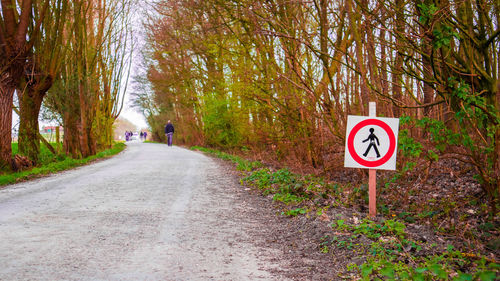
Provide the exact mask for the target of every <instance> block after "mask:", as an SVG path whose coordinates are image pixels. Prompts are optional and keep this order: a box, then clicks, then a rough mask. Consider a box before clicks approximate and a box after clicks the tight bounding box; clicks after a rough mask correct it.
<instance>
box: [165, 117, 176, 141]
mask: <svg viewBox="0 0 500 281" xmlns="http://www.w3.org/2000/svg"><path fill="white" fill-rule="evenodd" d="M165 136H166V137H167V144H168V146H172V138H173V136H174V125H172V122H170V120H168V122H167V125H166V126H165Z"/></svg>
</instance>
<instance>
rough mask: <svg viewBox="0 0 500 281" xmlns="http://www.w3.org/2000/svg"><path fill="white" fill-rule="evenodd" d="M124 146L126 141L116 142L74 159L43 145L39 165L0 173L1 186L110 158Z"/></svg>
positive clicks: (14, 151) (13, 149) (13, 150)
mask: <svg viewBox="0 0 500 281" xmlns="http://www.w3.org/2000/svg"><path fill="white" fill-rule="evenodd" d="M124 148H125V144H124V143H116V144H114V145H113V147H112V148H110V149H106V150H104V151H101V152H99V153H97V154H96V155H92V156H89V157H87V158H83V159H73V158H70V157H68V156H65V155H53V154H51V153H50V151H49V150H48V149H47V148H46V147H45V146H42V147H41V151H40V164H39V166H37V167H35V168H33V169H31V170H28V171H22V172H15V173H11V174H5V175H0V186H2V185H6V184H12V183H16V182H20V181H25V180H29V179H32V178H37V177H40V176H43V175H48V174H52V173H56V172H59V171H64V170H68V169H72V168H75V167H78V166H82V165H85V164H88V163H89V162H92V161H94V160H97V159H101V158H108V157H110V156H112V155H115V154H118V153H119V152H121V151H123V149H124ZM17 151H18V150H17V144H12V152H13V153H17Z"/></svg>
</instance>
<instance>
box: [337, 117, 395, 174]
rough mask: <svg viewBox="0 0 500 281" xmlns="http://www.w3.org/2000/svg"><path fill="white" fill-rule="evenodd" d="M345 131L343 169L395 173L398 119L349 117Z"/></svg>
mask: <svg viewBox="0 0 500 281" xmlns="http://www.w3.org/2000/svg"><path fill="white" fill-rule="evenodd" d="M346 129H347V130H346V131H347V133H346V149H345V151H346V153H345V158H344V166H345V167H351V168H373V169H378V170H395V169H396V146H397V135H398V129H399V119H398V118H384V117H368V116H352V115H349V116H348V118H347V128H346Z"/></svg>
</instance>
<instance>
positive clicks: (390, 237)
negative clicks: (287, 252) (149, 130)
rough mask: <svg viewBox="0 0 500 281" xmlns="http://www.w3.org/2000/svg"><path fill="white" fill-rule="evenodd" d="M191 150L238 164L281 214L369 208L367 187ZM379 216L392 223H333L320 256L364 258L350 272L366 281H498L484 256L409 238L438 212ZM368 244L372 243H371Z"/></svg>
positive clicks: (247, 181) (383, 210) (249, 182)
mask: <svg viewBox="0 0 500 281" xmlns="http://www.w3.org/2000/svg"><path fill="white" fill-rule="evenodd" d="M192 149H197V150H200V151H203V152H206V153H210V154H212V155H215V156H217V157H219V158H221V159H224V160H228V161H231V162H233V163H235V164H236V165H237V169H238V170H240V171H244V172H245V173H244V175H243V178H242V179H241V182H242V184H246V185H250V186H254V187H256V188H257V189H258V190H260V192H261V194H262V195H265V196H272V198H273V200H274V201H275V202H277V203H279V204H280V205H281V208H282V210H283V211H282V212H280V214H281V215H285V216H290V217H295V216H300V215H307V216H311V213H313V211H315V214H316V216H318V217H320V216H322V215H324V213H325V211H326V210H328V209H331V208H334V207H339V206H340V207H352V206H353V204H356V203H359V201H366V203H367V197H368V194H367V187H366V185H363V184H362V185H359V186H349V185H344V186H342V185H339V184H334V183H329V182H326V181H325V180H324V179H323V178H321V177H317V176H314V175H305V176H304V175H299V174H295V173H292V172H291V171H290V170H289V169H286V168H284V169H280V170H272V169H270V168H267V167H263V165H262V164H261V163H260V162H251V161H248V160H245V159H243V158H241V157H238V156H234V155H230V154H227V153H224V152H220V151H217V150H213V149H207V148H201V147H193V148H192ZM379 211H380V213H381V214H385V215H386V216H389V217H390V219H382V220H381V222H376V221H372V220H370V219H363V220H361V221H359V220H357V219H356V220H355V221H354V223H348V222H347V220H343V219H338V220H336V221H334V222H333V223H332V224H331V226H332V234H331V235H327V236H326V237H325V238H324V239H323V241H322V242H321V243H320V244H319V245H318V248H319V251H321V252H322V253H325V254H327V253H330V252H333V251H332V247H333V248H335V249H336V250H346V251H353V252H355V253H356V255H357V256H362V257H363V262H361V263H357V264H356V263H351V264H349V265H348V266H347V271H348V272H350V273H351V274H355V275H357V276H358V277H357V278H361V279H362V280H457V281H459V280H482V281H489V280H497V279H496V278H497V276H498V275H499V272H500V267H499V265H498V263H497V262H496V261H494V260H491V259H489V258H487V257H485V256H484V255H481V254H480V253H463V252H462V251H460V250H458V249H454V247H453V246H451V245H448V248H447V249H446V250H444V251H441V250H440V249H439V248H438V247H436V244H435V243H429V242H422V241H419V240H416V239H413V238H410V237H409V235H408V233H407V227H406V224H405V223H415V222H416V220H418V219H421V218H424V219H425V218H432V217H434V216H435V215H436V212H435V210H427V211H426V212H422V213H419V214H417V215H414V216H413V214H412V215H410V213H405V212H398V213H397V215H396V214H394V212H393V210H391V209H387V207H386V206H384V205H381V206H379ZM390 213H392V215H390ZM419 216H420V217H419ZM493 227H494V226H493ZM438 232H439V231H438ZM367 239H368V241H369V243H366V240H367ZM360 241H364V242H360Z"/></svg>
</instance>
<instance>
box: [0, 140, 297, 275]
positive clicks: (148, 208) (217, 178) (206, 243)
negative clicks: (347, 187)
mask: <svg viewBox="0 0 500 281" xmlns="http://www.w3.org/2000/svg"><path fill="white" fill-rule="evenodd" d="M236 183H237V180H236V179H235V177H234V176H233V175H231V173H229V172H228V171H226V170H225V168H224V167H222V166H221V165H220V164H219V163H218V162H217V161H216V160H213V159H210V158H208V157H206V156H204V155H202V154H200V153H197V152H192V151H189V150H185V149H181V148H178V147H172V148H169V147H167V146H165V145H161V144H144V143H138V142H137V143H131V144H130V145H129V146H128V148H127V149H126V151H125V152H124V153H122V154H120V155H118V156H116V157H114V158H112V159H109V160H106V161H102V162H98V163H95V164H93V165H89V166H85V167H82V168H79V169H75V170H72V171H68V172H64V173H61V174H58V175H55V176H51V177H48V178H44V179H40V180H36V181H32V182H26V183H22V184H17V185H12V186H8V187H5V188H3V189H1V190H0V265H1V266H0V280H288V279H289V278H288V277H289V276H287V275H289V274H287V272H288V271H287V270H286V269H287V268H288V269H289V268H290V266H291V263H290V262H289V261H287V260H286V259H284V258H283V250H282V249H281V247H279V246H278V247H277V246H275V245H274V246H273V245H269V243H281V242H280V241H269V240H270V238H269V237H270V233H269V229H271V228H270V227H269V224H273V228H274V229H280V227H279V226H275V225H274V224H275V223H276V222H274V221H271V220H274V219H275V216H274V214H273V211H272V210H271V209H268V210H261V209H259V207H258V206H255V204H254V202H250V201H252V200H254V199H255V198H254V197H255V196H253V197H252V196H251V194H250V193H249V192H248V191H245V190H244V189H243V188H242V187H240V186H238V185H237V184H236ZM249 197H252V198H253V199H249ZM274 240H276V239H274ZM296 270H300V268H296ZM288 273H290V272H288ZM291 279H295V278H291Z"/></svg>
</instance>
